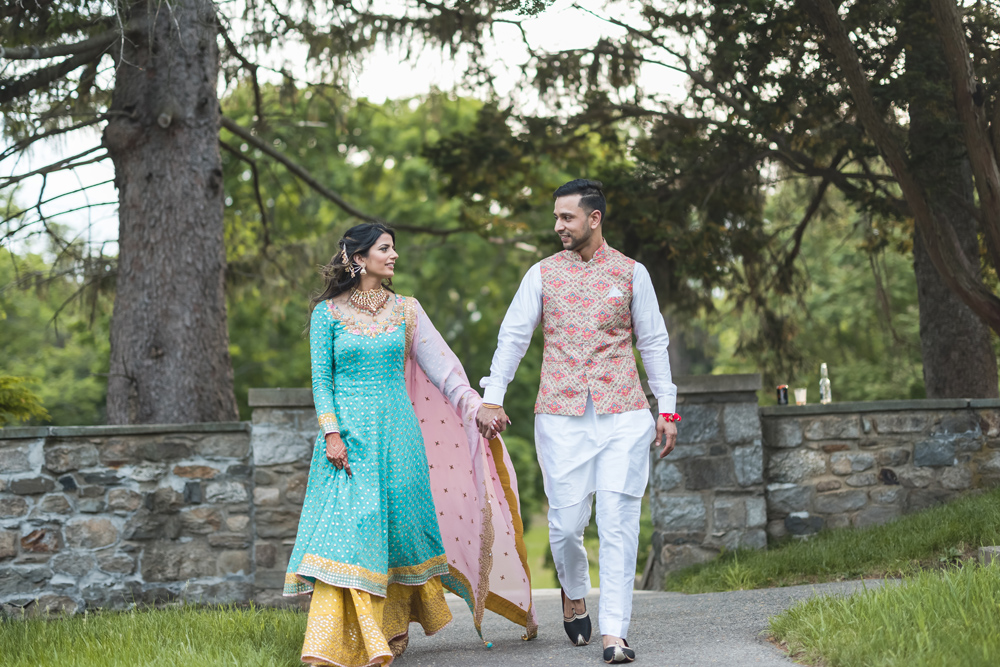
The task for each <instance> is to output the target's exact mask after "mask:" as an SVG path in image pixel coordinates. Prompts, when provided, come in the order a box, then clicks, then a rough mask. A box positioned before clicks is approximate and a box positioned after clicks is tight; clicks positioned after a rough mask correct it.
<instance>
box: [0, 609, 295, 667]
mask: <svg viewBox="0 0 1000 667" xmlns="http://www.w3.org/2000/svg"><path fill="white" fill-rule="evenodd" d="M305 628H306V615H305V614H304V613H302V612H299V611H291V610H277V609H258V608H240V607H195V606H184V607H176V608H168V609H157V610H143V611H130V612H120V613H117V612H101V613H96V614H95V613H89V614H86V615H79V616H74V617H71V618H59V619H55V618H53V619H51V620H46V619H33V620H19V619H18V620H14V619H7V620H0V664H2V665H4V667H38V666H40V665H42V666H44V665H52V666H53V667H55V666H58V667H135V665H144V666H147V667H148V666H162V667H206V666H214V665H239V667H256V666H260V667H263V666H265V665H266V666H269V667H270V666H278V665H281V666H285V665H287V666H288V667H297V666H298V665H301V662H300V661H299V656H300V653H301V651H302V638H303V637H304V636H305Z"/></svg>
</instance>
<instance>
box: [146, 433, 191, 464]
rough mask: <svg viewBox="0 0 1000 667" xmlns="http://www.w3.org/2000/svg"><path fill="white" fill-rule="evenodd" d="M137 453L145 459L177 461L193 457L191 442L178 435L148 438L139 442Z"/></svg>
mask: <svg viewBox="0 0 1000 667" xmlns="http://www.w3.org/2000/svg"><path fill="white" fill-rule="evenodd" d="M136 453H137V454H138V456H139V458H140V459H142V460H144V461H155V462H163V461H177V460H180V459H187V458H191V442H190V441H189V440H186V439H181V438H177V437H176V436H174V437H171V436H167V437H166V438H164V439H162V440H160V439H159V438H157V439H156V440H147V441H145V442H142V443H140V444H139V446H138V447H137V448H136Z"/></svg>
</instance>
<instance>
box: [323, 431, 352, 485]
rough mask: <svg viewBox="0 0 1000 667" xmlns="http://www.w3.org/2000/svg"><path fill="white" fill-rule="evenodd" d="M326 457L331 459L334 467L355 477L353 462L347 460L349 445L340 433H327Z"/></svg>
mask: <svg viewBox="0 0 1000 667" xmlns="http://www.w3.org/2000/svg"><path fill="white" fill-rule="evenodd" d="M326 458H327V459H329V460H330V463H332V464H333V467H335V468H337V469H338V470H344V471H345V472H347V476H348V477H353V474H352V473H351V464H350V463H349V462H348V461H347V445H345V444H344V441H343V440H341V439H340V434H339V433H327V434H326Z"/></svg>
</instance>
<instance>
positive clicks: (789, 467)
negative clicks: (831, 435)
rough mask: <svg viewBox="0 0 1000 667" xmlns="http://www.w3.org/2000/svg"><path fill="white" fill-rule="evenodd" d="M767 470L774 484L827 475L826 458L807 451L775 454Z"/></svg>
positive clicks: (786, 451)
mask: <svg viewBox="0 0 1000 667" xmlns="http://www.w3.org/2000/svg"><path fill="white" fill-rule="evenodd" d="M767 469H768V477H769V478H770V480H771V481H773V482H801V481H802V480H804V479H807V478H809V477H816V476H818V475H822V474H824V473H826V457H824V456H823V455H822V454H821V453H819V452H814V451H812V450H807V449H792V450H784V451H778V452H773V453H772V454H771V458H770V461H768V465H767Z"/></svg>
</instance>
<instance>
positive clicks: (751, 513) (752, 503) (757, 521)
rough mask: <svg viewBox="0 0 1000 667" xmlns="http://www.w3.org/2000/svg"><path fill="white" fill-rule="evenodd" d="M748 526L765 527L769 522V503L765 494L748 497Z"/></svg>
mask: <svg viewBox="0 0 1000 667" xmlns="http://www.w3.org/2000/svg"><path fill="white" fill-rule="evenodd" d="M746 506H747V528H763V527H764V526H765V525H766V524H767V503H766V501H765V499H764V497H763V496H751V497H749V498H747V499H746Z"/></svg>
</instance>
